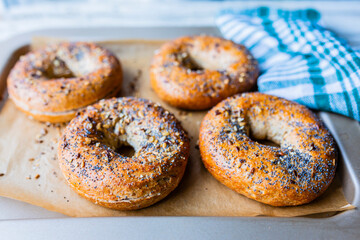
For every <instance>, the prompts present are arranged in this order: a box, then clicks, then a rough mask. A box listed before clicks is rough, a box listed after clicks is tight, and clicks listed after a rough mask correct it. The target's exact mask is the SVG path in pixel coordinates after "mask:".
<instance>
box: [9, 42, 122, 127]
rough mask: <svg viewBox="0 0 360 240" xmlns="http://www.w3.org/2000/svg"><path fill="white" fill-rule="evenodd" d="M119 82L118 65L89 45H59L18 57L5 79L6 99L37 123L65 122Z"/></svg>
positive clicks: (110, 92) (113, 92)
mask: <svg viewBox="0 0 360 240" xmlns="http://www.w3.org/2000/svg"><path fill="white" fill-rule="evenodd" d="M121 83H122V70H121V65H120V62H119V61H118V60H117V59H116V57H115V56H113V55H112V54H111V53H110V52H109V51H108V50H106V49H103V48H101V47H99V46H97V45H95V44H93V43H86V42H75V43H68V42H63V43H59V44H54V45H49V46H47V47H44V48H42V49H39V50H35V51H31V52H29V53H28V54H26V55H24V56H22V57H21V58H20V59H19V61H18V62H17V63H16V64H15V66H14V68H13V69H12V70H11V72H10V74H9V77H8V79H7V85H8V92H9V97H10V98H11V99H12V100H13V102H14V103H15V105H16V106H17V107H18V108H19V109H20V110H21V111H23V112H25V113H26V114H28V115H30V116H32V117H33V118H34V119H37V120H39V121H47V122H65V121H69V120H71V119H72V118H73V117H74V116H75V113H76V112H77V111H78V110H79V109H80V108H83V107H85V106H87V105H89V104H92V103H94V102H96V101H98V100H100V99H102V98H107V97H112V96H115V95H116V93H117V92H118V91H119V90H120V88H121Z"/></svg>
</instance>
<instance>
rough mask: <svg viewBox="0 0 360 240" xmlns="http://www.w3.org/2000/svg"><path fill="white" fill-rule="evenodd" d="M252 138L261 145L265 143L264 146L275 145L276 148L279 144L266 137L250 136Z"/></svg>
mask: <svg viewBox="0 0 360 240" xmlns="http://www.w3.org/2000/svg"><path fill="white" fill-rule="evenodd" d="M251 139H252V140H254V141H256V142H258V143H260V144H262V145H266V146H271V147H277V148H280V145H279V144H277V143H275V142H273V141H271V140H268V139H254V138H251Z"/></svg>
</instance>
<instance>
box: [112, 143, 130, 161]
mask: <svg viewBox="0 0 360 240" xmlns="http://www.w3.org/2000/svg"><path fill="white" fill-rule="evenodd" d="M115 152H117V153H118V154H120V155H121V156H124V157H129V158H131V157H133V156H134V155H135V149H134V148H133V147H132V146H130V145H122V146H120V147H118V148H116V149H115Z"/></svg>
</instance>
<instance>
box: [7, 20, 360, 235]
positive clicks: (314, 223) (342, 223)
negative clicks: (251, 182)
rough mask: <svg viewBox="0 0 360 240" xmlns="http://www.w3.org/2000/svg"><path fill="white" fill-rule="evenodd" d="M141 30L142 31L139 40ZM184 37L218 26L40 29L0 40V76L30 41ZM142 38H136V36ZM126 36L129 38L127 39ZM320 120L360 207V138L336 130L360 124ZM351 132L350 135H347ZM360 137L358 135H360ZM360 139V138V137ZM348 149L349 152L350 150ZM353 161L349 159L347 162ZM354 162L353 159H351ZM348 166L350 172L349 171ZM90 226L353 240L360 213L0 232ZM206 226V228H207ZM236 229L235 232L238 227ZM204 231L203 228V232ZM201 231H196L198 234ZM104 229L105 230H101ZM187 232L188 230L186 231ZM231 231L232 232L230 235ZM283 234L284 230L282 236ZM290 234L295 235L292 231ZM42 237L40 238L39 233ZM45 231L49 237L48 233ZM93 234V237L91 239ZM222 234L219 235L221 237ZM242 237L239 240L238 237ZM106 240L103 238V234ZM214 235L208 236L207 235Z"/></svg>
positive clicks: (127, 221) (110, 220) (122, 221)
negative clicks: (359, 153) (357, 152)
mask: <svg viewBox="0 0 360 240" xmlns="http://www.w3.org/2000/svg"><path fill="white" fill-rule="evenodd" d="M139 31H140V32H141V34H140V35H138V33H139ZM163 32H166V34H167V35H166V37H158V36H157V34H159V33H163ZM184 32H186V34H195V33H209V34H219V33H218V31H217V29H216V28H215V27H212V26H209V27H203V26H201V27H196V26H195V27H181V26H177V27H166V26H158V27H105V28H104V27H86V28H57V29H41V30H36V31H29V32H27V33H22V34H20V35H17V36H13V37H11V38H9V39H7V40H5V41H0V46H7V47H6V48H4V47H2V50H3V51H1V52H0V73H1V72H2V70H3V68H4V66H5V65H6V63H7V62H8V60H9V58H10V57H11V55H12V53H13V52H14V51H16V50H17V49H18V48H20V47H22V46H24V45H26V44H29V42H30V40H31V38H32V36H41V35H43V36H51V37H59V38H61V37H62V38H67V39H70V40H81V39H86V40H91V41H96V40H98V41H99V40H101V41H103V40H113V39H124V38H127V39H131V38H134V37H135V38H142V39H154V37H152V36H156V38H155V39H168V38H173V37H175V36H179V35H184ZM137 35H138V37H136V36H137ZM126 36H127V37H126ZM320 117H321V118H322V119H323V120H324V121H325V123H326V125H327V126H328V127H329V129H330V130H331V131H332V134H333V135H334V137H335V138H336V140H337V142H338V143H339V144H338V145H339V148H340V149H341V150H342V152H343V154H344V155H345V156H344V159H343V160H344V162H345V164H346V165H347V166H348V170H349V172H350V175H351V178H352V180H353V182H354V184H355V189H356V191H355V194H356V195H355V196H354V200H353V202H352V204H353V205H354V206H356V207H359V203H360V193H359V188H360V187H359V186H360V184H359V176H360V161H354V159H356V156H353V155H354V153H353V152H351V151H349V150H351V146H350V145H351V143H352V144H353V146H355V147H356V145H355V142H354V140H357V139H360V137H359V138H356V137H354V136H353V135H350V137H352V138H353V139H351V138H350V139H347V140H344V139H341V136H340V133H339V132H338V129H336V128H335V127H334V124H336V122H339V121H340V122H341V121H345V123H347V124H346V125H348V124H349V125H351V124H359V123H358V122H357V121H356V120H351V119H348V118H346V117H342V116H339V115H336V114H331V113H325V112H321V113H320ZM349 133H351V132H349ZM359 134H360V132H359ZM359 136H360V135H359ZM344 141H345V142H347V143H349V144H350V145H347V146H345V145H346V144H343V142H344ZM349 148H350V149H349ZM349 156H350V157H349ZM350 158H351V160H350ZM359 160H360V159H359ZM349 166H350V167H351V168H349ZM92 221H96V224H97V227H96V228H86V231H87V233H88V234H89V236H95V235H97V234H99V232H102V233H106V232H107V234H110V235H109V236H116V233H118V232H122V234H125V235H123V236H124V237H129V238H134V237H140V236H142V235H141V234H145V235H144V236H155V235H156V236H157V237H168V236H169V235H168V234H169V233H168V230H165V229H166V228H165V227H162V229H163V230H165V231H154V230H152V229H156V228H157V226H164V225H169V226H170V225H171V226H172V227H171V228H169V229H172V232H171V234H172V236H177V237H179V238H180V237H181V238H183V237H190V238H199V237H204V236H205V235H204V233H205V232H204V231H205V230H206V231H207V233H214V234H215V235H213V237H215V236H222V237H229V238H230V237H236V236H243V237H245V236H249V237H266V236H267V235H266V234H265V232H264V231H253V229H259V227H260V228H261V229H265V228H266V229H267V230H268V231H269V233H271V236H272V237H278V238H280V239H288V238H290V237H292V238H294V237H295V238H296V236H299V235H296V236H294V233H295V232H296V233H297V234H298V233H301V236H309V237H311V238H315V237H321V238H323V237H325V236H329V237H331V238H333V237H335V236H338V237H349V238H350V237H355V236H360V228H358V223H360V214H359V210H357V209H354V210H349V211H346V212H344V213H341V214H338V215H335V216H333V217H329V218H319V219H312V218H304V217H295V218H280V217H256V218H254V217H120V218H119V217H100V218H55V219H51V218H50V219H36V220H35V219H24V220H2V221H0V229H3V230H4V231H5V232H9V230H11V229H12V230H13V231H12V232H13V233H15V234H17V236H21V235H22V234H24V235H22V236H28V235H25V233H26V234H29V232H28V230H29V231H30V230H31V229H32V228H33V225H34V224H36V225H37V228H39V229H46V231H45V230H43V231H42V232H38V231H31V232H32V233H31V235H29V236H32V234H35V235H33V236H34V237H35V236H37V237H41V236H43V237H46V236H50V235H49V234H51V233H57V234H55V235H52V236H54V237H56V238H58V239H62V238H63V237H65V236H67V235H71V234H72V233H73V232H74V231H76V230H79V229H74V226H78V225H83V224H84V223H86V222H87V223H88V224H90V223H91V222H92ZM140 222H141V223H142V224H141V226H142V227H143V228H144V231H140V232H141V233H140V232H139V231H138V229H137V228H133V227H131V226H132V224H134V223H136V224H135V225H138V224H139V223H140ZM59 225H62V226H63V227H66V230H64V231H63V232H62V233H61V234H58V226H59ZM41 226H42V227H41ZM205 226H206V227H205ZM235 226H236V227H235ZM19 227H21V228H23V229H24V231H22V232H21V233H20V232H17V231H16V229H18V228H19ZM204 227H205V228H204ZM197 228H198V229H197ZM99 229H102V231H98V230H99ZM185 229H188V230H190V231H184V230H185ZM229 230H231V231H229ZM279 230H280V231H279ZM290 230H291V231H290ZM36 232H38V233H36ZM45 232H47V234H45ZM154 232H156V234H154ZM90 233H92V234H90ZM220 233H221V235H217V234H220ZM240 234H241V235H240ZM101 236H102V237H103V236H104V235H103V234H101ZM209 236H210V235H209Z"/></svg>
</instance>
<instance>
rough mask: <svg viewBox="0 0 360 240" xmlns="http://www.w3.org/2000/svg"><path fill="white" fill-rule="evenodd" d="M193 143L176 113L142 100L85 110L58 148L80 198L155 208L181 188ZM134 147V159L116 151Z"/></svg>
mask: <svg viewBox="0 0 360 240" xmlns="http://www.w3.org/2000/svg"><path fill="white" fill-rule="evenodd" d="M189 144H190V143H189V139H188V137H187V134H186V133H185V131H184V130H183V129H182V127H181V125H180V123H179V122H178V121H177V120H176V119H175V117H174V115H172V114H171V113H169V112H168V111H165V110H164V109H163V108H162V107H160V106H159V105H156V104H154V103H152V102H150V101H148V100H144V99H138V98H132V97H127V98H118V99H116V98H112V99H108V100H101V101H100V102H99V103H97V104H94V105H91V106H88V107H87V108H86V109H85V110H83V111H82V112H80V113H79V114H78V116H77V117H76V118H74V119H73V120H72V121H71V122H70V123H69V125H68V126H67V127H66V129H65V130H64V133H63V136H62V138H61V140H60V142H59V146H58V156H59V164H60V168H61V170H62V172H63V174H64V176H65V178H66V180H67V182H68V183H69V185H70V186H71V187H72V188H73V189H74V190H75V191H76V192H77V193H78V194H80V195H81V196H83V197H85V198H86V199H88V200H90V201H92V202H94V203H96V204H99V205H101V206H104V207H108V208H113V209H118V210H135V209H140V208H144V207H147V206H150V205H152V204H154V203H156V202H158V201H160V200H161V199H163V198H164V197H166V196H167V195H168V194H169V193H170V192H171V191H173V190H174V189H175V188H176V187H177V185H178V184H179V182H180V180H181V178H182V176H183V174H184V171H185V167H186V164H187V160H188V157H189V148H190V146H189ZM122 145H131V146H132V147H133V148H134V150H135V154H134V156H133V157H126V156H122V155H121V154H120V153H118V152H117V151H116V149H118V148H119V147H120V146H122Z"/></svg>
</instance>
